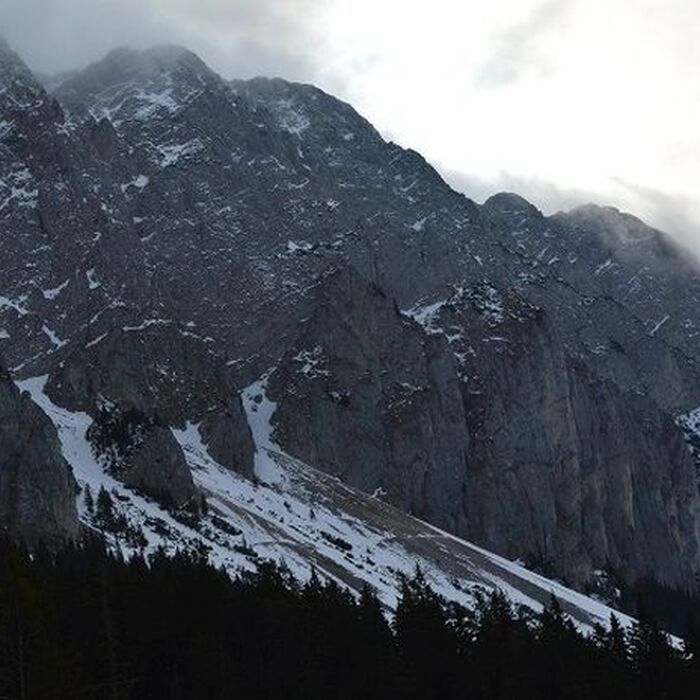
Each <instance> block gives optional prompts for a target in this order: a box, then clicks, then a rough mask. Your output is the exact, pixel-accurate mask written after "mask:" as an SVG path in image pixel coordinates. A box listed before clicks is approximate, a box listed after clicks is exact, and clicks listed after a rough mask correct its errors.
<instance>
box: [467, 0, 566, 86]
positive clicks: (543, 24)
mask: <svg viewBox="0 0 700 700" xmlns="http://www.w3.org/2000/svg"><path fill="white" fill-rule="evenodd" d="M573 5H574V0H546V1H545V2H544V3H542V4H541V5H538V6H537V7H536V8H535V9H534V10H533V11H532V12H530V13H529V14H528V15H527V16H526V17H525V18H524V19H521V20H520V21H519V22H516V23H515V24H512V25H510V26H509V27H507V28H506V29H504V30H501V31H500V32H499V33H498V34H497V35H496V37H495V38H494V42H493V46H494V48H493V50H492V53H491V55H490V56H488V57H487V58H486V60H484V61H483V63H482V64H481V65H480V66H478V67H477V70H476V75H475V78H474V85H475V87H485V88H493V87H501V86H503V85H508V84H511V83H515V82H517V81H518V80H520V79H521V77H522V76H523V75H524V74H525V73H531V74H532V73H534V74H536V75H546V74H548V73H551V72H552V71H553V70H554V63H553V61H552V60H551V58H550V57H549V56H548V54H547V52H546V51H545V50H544V49H543V47H542V39H543V38H544V37H545V36H548V35H551V34H553V33H555V32H559V33H561V32H562V31H563V30H564V26H565V24H566V22H567V20H568V18H569V14H570V11H571V10H572V7H573Z"/></svg>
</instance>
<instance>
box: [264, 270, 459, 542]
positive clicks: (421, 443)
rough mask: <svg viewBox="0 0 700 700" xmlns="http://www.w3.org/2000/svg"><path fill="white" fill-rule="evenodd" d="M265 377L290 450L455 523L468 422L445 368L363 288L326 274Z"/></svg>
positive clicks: (449, 365)
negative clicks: (292, 340) (311, 310)
mask: <svg viewBox="0 0 700 700" xmlns="http://www.w3.org/2000/svg"><path fill="white" fill-rule="evenodd" d="M315 296H316V304H315V307H314V313H313V315H312V316H311V317H310V318H309V319H307V320H306V321H305V322H304V324H303V326H302V328H301V330H300V335H299V338H298V339H297V341H296V342H295V343H294V344H293V345H292V347H291V348H290V350H288V351H287V352H286V353H285V355H284V356H283V358H282V360H281V362H280V364H279V366H278V368H277V370H276V371H275V372H274V373H273V374H272V376H271V377H270V379H269V381H268V394H269V396H270V398H271V399H272V400H273V401H275V402H277V405H278V408H277V411H276V412H275V414H274V425H275V437H276V438H277V439H278V440H279V441H280V443H281V444H282V445H284V446H285V448H286V449H288V450H289V451H290V453H291V454H293V455H294V456H296V457H299V458H302V459H304V460H306V461H308V462H309V463H311V464H314V465H317V466H319V467H320V468H322V469H324V470H326V471H329V472H331V473H334V474H337V475H338V476H340V477H341V478H343V479H345V480H347V481H348V482H349V483H351V484H353V485H355V486H358V487H360V488H362V489H364V490H365V491H368V492H369V493H373V492H377V493H378V494H382V496H383V497H385V498H387V499H388V500H389V501H390V502H392V503H394V504H395V505H398V506H400V507H401V508H403V509H405V510H407V511H409V512H411V513H413V514H416V515H418V516H419V517H424V518H427V519H430V520H431V521H432V522H434V523H436V524H439V525H441V526H443V527H446V528H448V529H451V530H453V531H459V530H461V529H463V527H464V524H465V514H464V511H463V499H462V495H461V492H462V487H463V484H464V482H465V478H466V453H467V449H468V443H469V440H468V435H467V424H466V419H465V415H464V410H463V404H462V396H461V393H460V386H459V380H458V377H457V372H456V365H455V362H454V358H453V356H452V353H450V351H449V348H448V346H447V343H446V342H445V341H444V339H443V338H442V337H440V336H430V335H426V334H425V333H424V332H423V331H422V329H421V328H420V326H419V325H418V324H417V323H415V322H414V321H412V320H411V319H409V318H407V317H406V316H405V315H403V314H402V313H401V312H400V311H399V309H398V308H397V306H396V304H395V302H394V301H393V300H392V299H391V298H390V297H389V296H388V295H386V294H385V293H384V292H383V291H382V290H381V289H380V288H379V287H377V286H376V285H375V284H374V283H371V282H368V281H366V280H364V279H363V278H362V277H361V276H360V275H358V274H357V273H356V272H355V271H353V270H348V269H345V270H340V271H337V272H334V273H330V274H329V275H328V276H327V277H325V278H324V279H323V280H322V281H321V282H320V283H319V286H318V289H317V290H316V294H315Z"/></svg>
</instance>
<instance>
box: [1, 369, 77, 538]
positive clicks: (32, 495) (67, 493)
mask: <svg viewBox="0 0 700 700" xmlns="http://www.w3.org/2000/svg"><path fill="white" fill-rule="evenodd" d="M76 489H77V485H76V483H75V480H74V479H73V476H72V474H71V471H70V468H69V466H68V464H67V463H66V461H65V459H64V458H63V455H62V454H61V446H60V443H59V441H58V436H57V435H56V429H55V428H54V426H53V423H51V420H50V419H49V418H48V416H46V414H45V413H44V412H43V411H42V410H41V409H40V408H39V407H38V406H37V405H36V404H34V403H33V402H32V400H31V399H30V398H29V395H28V394H26V393H25V394H20V391H19V389H18V388H17V387H16V386H15V384H14V382H13V381H12V379H11V378H10V376H9V374H8V373H7V371H6V370H5V369H4V368H3V367H2V366H0V528H1V529H2V532H3V533H4V534H8V535H9V536H10V537H12V538H15V539H18V540H20V541H22V542H26V543H27V544H29V545H36V544H38V543H39V542H42V543H44V544H45V545H47V546H49V547H56V546H58V545H59V544H60V543H63V542H66V541H68V540H72V539H75V538H76V537H77V536H78V534H79V529H80V526H79V523H78V516H77V512H76V507H75V497H76Z"/></svg>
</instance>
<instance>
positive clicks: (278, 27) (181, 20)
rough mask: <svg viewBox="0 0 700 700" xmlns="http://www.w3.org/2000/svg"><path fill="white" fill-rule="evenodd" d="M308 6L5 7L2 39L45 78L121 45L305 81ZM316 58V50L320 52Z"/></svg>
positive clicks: (216, 1)
mask: <svg viewBox="0 0 700 700" xmlns="http://www.w3.org/2000/svg"><path fill="white" fill-rule="evenodd" d="M322 4H323V3H322V2H314V0H197V2H192V1H191V0H89V1H86V0H3V2H2V4H0V31H1V32H2V33H3V34H4V36H5V38H6V39H7V40H8V41H9V43H10V44H11V45H12V46H13V48H14V49H15V50H16V51H17V52H18V53H19V54H20V55H21V56H22V57H23V58H24V59H25V60H26V61H27V63H28V64H29V66H30V67H31V68H33V69H34V70H36V71H39V72H43V73H55V72H58V71H61V70H66V69H71V68H80V67H83V66H84V65H86V64H87V63H89V62H91V61H94V60H97V59H99V58H100V57H101V56H102V55H104V54H105V53H107V51H109V50H110V49H112V48H114V47H115V46H119V45H128V46H133V47H135V48H144V47H147V46H151V45H153V44H162V43H177V44H183V45H186V46H187V47H188V48H190V49H191V50H193V51H195V52H196V53H198V54H199V55H201V57H202V58H203V59H204V60H205V61H206V62H207V63H209V64H210V65H211V66H212V67H213V68H214V69H215V70H218V71H220V72H222V73H223V74H225V75H226V76H227V77H242V78H246V77H251V76H253V75H262V74H272V75H282V74H283V75H285V76H286V77H289V78H292V79H303V78H306V79H308V77H309V75H310V74H312V73H313V67H314V65H315V64H316V56H315V53H316V49H317V48H319V47H320V44H321V41H322V38H321V37H320V35H318V34H317V33H315V31H314V15H315V13H316V12H317V11H318V8H319V7H320V6H321V5H322ZM319 50H320V48H319Z"/></svg>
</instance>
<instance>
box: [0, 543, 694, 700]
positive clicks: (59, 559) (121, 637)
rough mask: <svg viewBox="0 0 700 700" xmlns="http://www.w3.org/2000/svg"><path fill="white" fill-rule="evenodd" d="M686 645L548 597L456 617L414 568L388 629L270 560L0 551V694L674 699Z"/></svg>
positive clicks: (376, 610) (123, 698) (683, 680)
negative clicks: (596, 620)
mask: <svg viewBox="0 0 700 700" xmlns="http://www.w3.org/2000/svg"><path fill="white" fill-rule="evenodd" d="M697 644H698V640H697V636H696V635H694V634H692V633H691V635H690V636H689V641H688V642H687V643H686V648H685V649H684V650H676V649H674V648H672V647H671V646H669V643H668V640H667V638H666V637H665V635H664V634H663V633H662V632H660V631H659V629H658V628H657V627H656V626H655V625H654V624H653V623H651V622H649V621H647V620H644V619H642V621H641V622H639V623H638V624H637V625H636V626H635V627H634V628H633V629H631V630H628V631H625V630H623V629H622V628H621V627H620V625H619V624H618V623H617V621H616V620H615V619H614V618H613V620H612V625H611V628H610V630H603V629H598V630H596V631H595V633H594V634H593V635H592V636H590V637H588V638H585V637H583V636H582V635H581V634H580V633H578V632H577V631H576V629H575V628H574V626H573V624H572V623H571V622H570V621H569V620H568V619H567V618H566V616H565V615H564V614H563V613H562V611H561V609H560V607H559V605H558V603H557V601H556V600H553V601H552V602H551V604H550V605H549V607H548V608H547V609H546V610H544V611H543V613H542V614H540V615H539V616H533V615H532V613H529V614H527V613H525V612H524V611H516V610H514V609H513V607H512V606H511V605H510V604H509V603H508V601H507V600H506V599H505V597H503V596H502V595H500V594H496V595H492V596H484V598H483V600H481V602H480V604H479V605H478V606H477V608H476V610H474V611H471V610H466V609H464V608H462V607H460V606H458V605H456V604H454V603H449V602H447V601H445V600H444V599H443V598H442V597H440V596H439V595H438V594H437V593H435V592H434V591H433V590H432V589H431V588H430V586H429V585H428V583H427V582H426V580H425V578H424V577H423V575H422V574H421V572H420V571H417V572H416V575H415V576H414V577H413V578H412V579H410V580H404V581H403V583H402V588H401V599H400V603H399V605H398V609H397V611H396V614H395V616H394V617H393V618H392V620H391V621H388V620H387V618H386V616H385V615H384V613H383V611H382V608H381V605H380V603H379V601H378V599H377V598H376V596H375V595H374V594H373V592H372V591H371V590H369V589H367V590H365V591H364V592H363V594H362V595H361V596H360V597H359V599H355V598H354V597H353V596H352V595H351V594H349V593H348V592H346V591H345V590H343V589H341V588H340V587H338V586H337V585H335V584H333V583H325V582H321V581H320V580H319V579H318V578H317V577H315V576H314V577H312V579H311V580H310V581H309V582H308V583H306V584H300V583H299V582H297V581H295V580H294V579H293V578H292V577H291V576H290V575H289V574H288V572H286V571H285V570H283V569H280V568H278V567H276V566H274V565H263V566H262V567H261V569H260V571H259V572H258V573H257V574H250V575H243V576H242V577H241V578H239V579H236V580H231V579H230V578H229V577H228V576H227V575H226V574H225V573H224V572H222V571H219V570H217V569H215V568H213V567H212V566H210V565H209V564H208V563H207V562H206V561H205V560H204V559H202V558H200V557H197V556H194V555H190V554H180V555H178V556H175V557H166V556H165V555H163V554H157V555H155V556H153V557H152V558H151V559H150V560H149V561H148V562H146V561H144V560H143V559H140V558H135V559H132V560H130V561H128V562H127V561H124V560H122V559H120V558H119V557H116V556H113V555H111V554H109V553H107V552H106V551H105V550H104V549H103V548H102V546H101V545H99V544H95V545H90V546H89V547H84V548H80V549H68V550H64V551H63V552H61V553H59V554H58V555H55V556H53V555H48V554H46V553H42V552H38V553H36V554H35V555H33V556H30V555H28V554H27V553H26V552H25V551H24V550H22V549H20V548H18V547H16V546H13V545H9V544H2V545H0V698H19V699H22V700H24V699H27V700H28V699H34V698H35V699H37V700H38V699H41V700H50V699H53V698H55V699H61V700H65V699H67V698H71V699H72V698H86V699H93V698H94V699H98V698H100V699H101V698H106V699H109V700H127V699H129V700H130V699H134V700H136V699H144V700H145V699H148V700H153V699H154V698H158V699H159V700H168V699H170V698H172V699H173V700H175V699H177V698H183V699H184V698H187V699H188V700H199V699H200V698H201V699H203V700H204V699H207V700H209V699H212V700H213V699H218V698H222V699H223V698H236V699H238V698H241V699H244V698H255V699H256V700H265V699H268V698H269V699H273V698H300V700H301V699H303V700H313V699H314V698H324V699H325V698H334V699H342V698H348V699H351V698H352V699H360V698H367V699H370V700H371V699H372V698H377V699H380V698H381V700H391V699H393V698H397V699H398V698H401V699H402V700H403V699H408V700H410V699H412V698H415V699H416V700H418V699H419V698H420V699H421V700H424V699H426V698H440V699H441V700H442V699H448V700H449V699H450V698H475V699H476V698H489V700H497V699H498V698H508V699H511V698H518V697H522V698H572V699H573V698H611V699H612V698H615V700H621V699H623V700H624V699H625V698H680V697H691V696H693V695H691V693H692V691H693V689H695V690H697V688H699V687H700V663H698V660H697V655H696V656H695V657H693V654H692V652H693V650H695V649H696V648H697Z"/></svg>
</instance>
